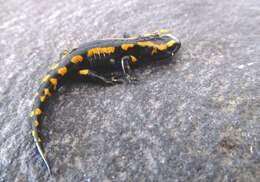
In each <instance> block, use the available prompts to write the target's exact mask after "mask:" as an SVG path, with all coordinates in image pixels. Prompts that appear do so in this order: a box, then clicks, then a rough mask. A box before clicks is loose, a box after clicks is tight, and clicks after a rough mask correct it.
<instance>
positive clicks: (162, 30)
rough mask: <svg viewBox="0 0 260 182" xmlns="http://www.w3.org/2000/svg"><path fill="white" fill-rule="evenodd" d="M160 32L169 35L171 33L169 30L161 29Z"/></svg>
mask: <svg viewBox="0 0 260 182" xmlns="http://www.w3.org/2000/svg"><path fill="white" fill-rule="evenodd" d="M159 32H160V33H161V34H167V33H169V30H167V29H161V30H160V31H159Z"/></svg>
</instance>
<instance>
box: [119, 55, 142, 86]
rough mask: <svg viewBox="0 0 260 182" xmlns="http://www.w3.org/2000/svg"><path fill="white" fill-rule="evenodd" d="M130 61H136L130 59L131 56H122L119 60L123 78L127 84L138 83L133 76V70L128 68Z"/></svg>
mask: <svg viewBox="0 0 260 182" xmlns="http://www.w3.org/2000/svg"><path fill="white" fill-rule="evenodd" d="M132 59H136V58H134V57H131V56H124V57H123V58H122V59H121V67H122V70H123V73H124V76H125V78H126V79H127V81H128V82H132V81H138V79H137V77H136V75H135V74H134V72H133V70H132V69H131V67H130V62H132Z"/></svg>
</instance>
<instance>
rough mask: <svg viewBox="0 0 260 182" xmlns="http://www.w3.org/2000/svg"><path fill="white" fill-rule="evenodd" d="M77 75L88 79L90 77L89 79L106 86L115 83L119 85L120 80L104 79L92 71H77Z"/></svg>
mask: <svg viewBox="0 0 260 182" xmlns="http://www.w3.org/2000/svg"><path fill="white" fill-rule="evenodd" d="M79 74H80V75H81V76H88V77H91V78H94V79H96V80H99V81H101V82H103V83H105V84H107V85H114V84H116V83H121V82H120V80H118V79H113V78H111V79H108V78H106V77H104V76H103V75H100V74H98V73H96V72H94V71H91V70H89V69H83V70H79Z"/></svg>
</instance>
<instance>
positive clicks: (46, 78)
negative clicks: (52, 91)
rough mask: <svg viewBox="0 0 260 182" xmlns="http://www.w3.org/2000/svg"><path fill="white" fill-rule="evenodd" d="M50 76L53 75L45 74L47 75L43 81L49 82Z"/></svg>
mask: <svg viewBox="0 0 260 182" xmlns="http://www.w3.org/2000/svg"><path fill="white" fill-rule="evenodd" d="M50 77H51V75H49V74H47V75H45V76H44V77H43V79H42V83H43V82H47V81H48V79H49V78H50Z"/></svg>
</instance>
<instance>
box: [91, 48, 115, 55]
mask: <svg viewBox="0 0 260 182" xmlns="http://www.w3.org/2000/svg"><path fill="white" fill-rule="evenodd" d="M114 52H115V48H114V47H96V48H92V49H90V50H88V52H87V55H88V56H89V57H91V56H93V55H94V54H111V53H114Z"/></svg>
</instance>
